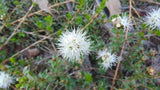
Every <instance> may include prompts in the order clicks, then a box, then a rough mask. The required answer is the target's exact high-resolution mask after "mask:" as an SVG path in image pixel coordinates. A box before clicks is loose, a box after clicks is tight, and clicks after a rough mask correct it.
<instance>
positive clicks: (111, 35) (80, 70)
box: [0, 0, 160, 90]
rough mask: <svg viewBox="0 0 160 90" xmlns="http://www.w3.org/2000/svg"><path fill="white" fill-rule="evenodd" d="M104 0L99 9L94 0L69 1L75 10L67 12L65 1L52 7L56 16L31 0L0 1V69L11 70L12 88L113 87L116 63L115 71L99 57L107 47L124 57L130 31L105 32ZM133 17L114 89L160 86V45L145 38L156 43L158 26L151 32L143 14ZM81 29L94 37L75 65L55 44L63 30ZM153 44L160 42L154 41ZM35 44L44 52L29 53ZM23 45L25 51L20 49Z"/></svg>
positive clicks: (103, 89)
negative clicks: (157, 66) (159, 64)
mask: <svg viewBox="0 0 160 90" xmlns="http://www.w3.org/2000/svg"><path fill="white" fill-rule="evenodd" d="M48 1H49V5H54V4H56V3H61V2H65V1H66V0H48ZM105 1H107V0H103V1H102V2H101V4H100V6H99V7H98V6H97V7H94V6H93V3H94V0H75V2H74V3H70V4H71V6H73V10H72V12H69V11H68V10H67V6H66V3H65V4H61V5H57V6H55V7H53V8H52V10H51V12H52V14H51V13H48V12H45V11H40V12H38V13H35V12H37V11H39V9H40V8H39V7H38V5H37V4H36V3H32V2H31V0H10V1H6V0H0V2H3V3H0V9H1V11H0V15H4V16H3V18H1V19H0V28H1V29H2V30H1V29H0V47H1V48H0V62H1V64H0V70H1V71H5V72H7V73H9V74H11V75H12V76H13V78H14V79H15V83H14V84H12V85H11V86H10V88H9V89H11V88H16V89H27V90H32V89H33V90H39V89H40V90H43V89H47V90H52V89H54V90H56V89H67V90H68V89H69V90H74V89H82V90H84V89H87V90H88V89H93V90H106V89H110V88H111V85H112V81H113V77H114V74H115V70H116V65H115V66H112V69H107V70H104V69H103V68H101V66H100V64H99V63H101V61H102V60H101V59H97V51H98V50H100V49H103V48H104V47H107V48H108V49H109V50H110V51H111V52H112V53H114V54H116V55H117V56H120V52H121V49H122V47H123V44H124V42H126V40H125V34H126V32H125V31H124V30H123V28H122V27H120V28H116V27H113V28H112V29H110V30H106V29H105V30H104V28H103V27H102V26H103V25H104V24H105V23H106V21H105V17H106V16H107V15H102V13H101V12H103V9H104V8H105V7H106V6H105ZM126 3H127V4H128V2H126V0H122V4H126ZM141 3H142V2H141ZM31 5H33V8H32V10H31V11H30V12H29V14H28V17H27V18H26V19H25V21H24V22H22V24H21V26H20V27H19V28H18V30H17V32H16V34H15V35H14V36H13V37H12V38H11V40H10V41H9V42H8V43H7V44H5V42H6V41H7V40H8V38H9V37H10V36H11V35H12V33H13V32H14V31H15V28H16V27H18V25H19V23H20V21H21V20H22V19H21V20H19V19H20V18H22V17H24V16H25V15H26V13H27V12H28V9H29V7H30V6H31ZM53 15H54V16H53ZM116 17H118V16H116V15H115V16H112V17H110V18H109V19H108V20H107V21H108V23H112V19H113V18H116ZM132 19H133V20H134V22H135V23H134V27H133V28H134V30H133V31H129V32H128V34H127V37H128V38H127V43H126V45H125V47H126V48H125V49H124V53H123V55H122V60H121V64H120V68H119V71H118V76H117V78H116V84H115V86H114V88H115V89H125V90H126V89H129V90H130V89H131V90H132V89H140V90H141V89H154V90H158V89H159V88H160V86H159V85H158V84H157V83H160V82H159V81H158V80H160V78H158V77H159V75H160V74H159V73H158V71H157V72H156V70H155V69H152V68H150V67H154V65H155V64H153V62H154V61H156V60H158V58H157V57H158V54H157V53H158V50H156V49H157V48H158V46H157V45H153V46H150V47H149V46H148V45H149V44H148V43H147V45H146V42H152V41H151V40H150V39H152V38H153V39H155V38H159V35H160V31H159V29H158V28H156V29H155V30H149V29H148V27H147V26H146V24H145V23H143V22H142V21H143V16H142V17H140V18H138V17H137V16H136V15H135V16H134V15H133V18H132ZM91 21H92V22H91ZM136 24H138V25H136ZM77 27H78V28H81V29H82V28H84V31H86V32H87V36H88V37H89V38H90V39H91V40H92V51H91V53H90V54H89V55H87V56H86V57H82V59H83V60H82V62H77V63H72V62H68V61H67V60H66V59H64V58H62V56H61V55H59V54H58V52H57V49H56V47H57V43H58V39H59V37H60V35H62V33H63V32H64V31H66V30H70V31H71V30H72V29H73V28H77ZM44 38H45V39H44ZM42 39H44V40H42ZM41 40H42V41H41ZM159 42H160V41H159ZM34 43H35V44H34ZM152 43H158V42H157V41H154V40H153V42H152ZM32 44H34V45H32ZM3 45H4V47H2V46H3ZM27 47H29V48H27ZM26 48H27V49H26ZM33 48H38V50H39V51H38V50H37V51H36V52H35V51H31V52H32V53H31V52H29V50H33ZM24 49H26V50H25V51H24V52H21V50H24ZM28 49H29V50H28ZM19 52H20V53H19ZM38 52H40V53H38ZM35 53H38V54H35ZM87 58H89V59H87ZM87 60H88V61H89V64H88V62H87ZM4 61H6V62H4ZM152 70H153V71H154V72H152Z"/></svg>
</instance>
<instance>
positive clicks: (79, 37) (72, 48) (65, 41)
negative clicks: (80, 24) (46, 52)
mask: <svg viewBox="0 0 160 90" xmlns="http://www.w3.org/2000/svg"><path fill="white" fill-rule="evenodd" d="M58 41H59V43H58V49H59V53H60V54H61V55H62V57H63V58H66V59H69V61H72V62H75V61H78V60H80V57H81V56H83V55H87V54H89V52H90V46H91V41H90V40H89V39H88V38H87V37H86V32H84V33H83V32H81V31H80V30H79V29H78V30H77V31H76V30H75V29H74V30H73V31H72V32H70V31H66V32H64V33H62V35H61V36H60V38H59V40H58Z"/></svg>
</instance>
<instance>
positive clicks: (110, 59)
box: [97, 49, 118, 70]
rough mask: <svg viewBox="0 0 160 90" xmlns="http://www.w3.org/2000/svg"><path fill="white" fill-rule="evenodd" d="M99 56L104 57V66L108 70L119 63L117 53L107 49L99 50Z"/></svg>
mask: <svg viewBox="0 0 160 90" xmlns="http://www.w3.org/2000/svg"><path fill="white" fill-rule="evenodd" d="M98 58H102V63H101V65H102V68H103V69H105V70H107V69H108V68H111V67H112V66H114V65H115V63H117V61H118V58H117V56H116V55H115V54H111V52H109V51H108V50H107V49H105V50H100V51H98V57H97V59H98Z"/></svg>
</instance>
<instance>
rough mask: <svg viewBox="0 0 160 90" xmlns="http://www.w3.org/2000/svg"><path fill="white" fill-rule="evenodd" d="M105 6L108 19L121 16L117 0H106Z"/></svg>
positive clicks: (119, 4)
mask: <svg viewBox="0 0 160 90" xmlns="http://www.w3.org/2000/svg"><path fill="white" fill-rule="evenodd" d="M106 6H107V8H108V10H109V13H110V17H111V16H113V15H119V14H121V3H120V1H119V0H108V1H107V2H106Z"/></svg>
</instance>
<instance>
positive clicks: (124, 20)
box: [118, 14, 133, 31]
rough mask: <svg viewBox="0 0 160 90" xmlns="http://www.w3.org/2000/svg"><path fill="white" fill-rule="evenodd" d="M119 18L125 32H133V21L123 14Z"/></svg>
mask: <svg viewBox="0 0 160 90" xmlns="http://www.w3.org/2000/svg"><path fill="white" fill-rule="evenodd" d="M118 18H119V19H120V25H122V26H123V28H124V31H126V30H127V29H128V30H129V31H131V29H132V28H133V24H132V20H131V19H130V18H129V17H128V16H127V15H126V14H122V16H119V17H118Z"/></svg>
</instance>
